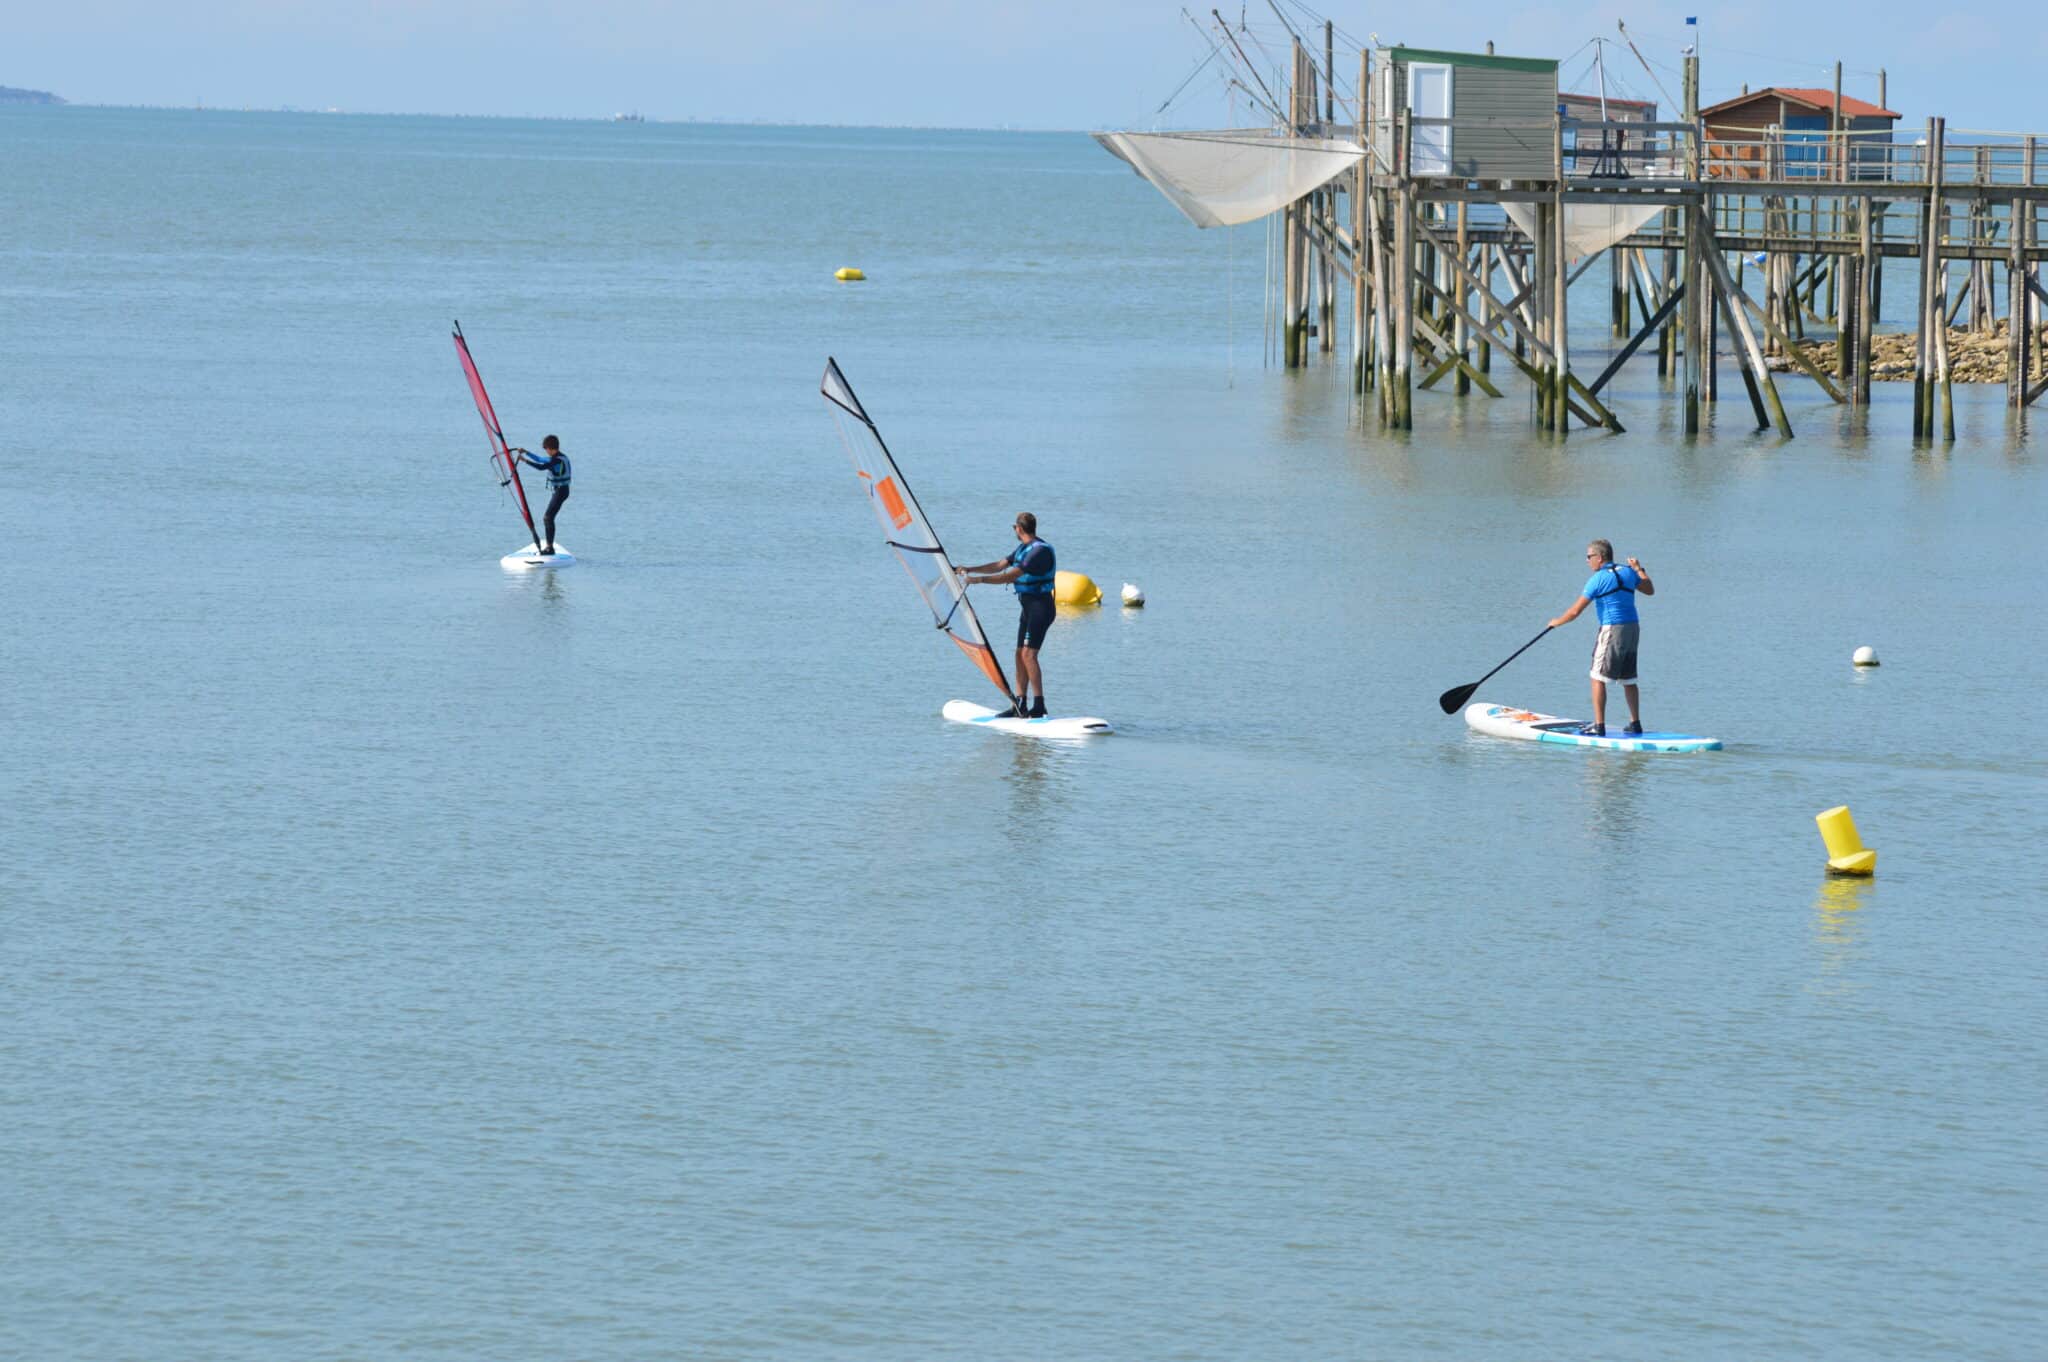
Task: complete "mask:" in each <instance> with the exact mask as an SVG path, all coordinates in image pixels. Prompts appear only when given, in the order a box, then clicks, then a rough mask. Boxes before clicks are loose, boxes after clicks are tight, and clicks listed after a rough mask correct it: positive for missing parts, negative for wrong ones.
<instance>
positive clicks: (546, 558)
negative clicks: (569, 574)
mask: <svg viewBox="0 0 2048 1362" xmlns="http://www.w3.org/2000/svg"><path fill="white" fill-rule="evenodd" d="M575 565H576V555H575V554H573V553H571V552H569V550H567V549H565V548H563V547H562V546H561V545H560V544H557V545H555V551H554V552H553V553H542V552H541V551H540V550H539V549H537V548H535V547H534V546H533V545H531V544H528V545H527V546H526V547H525V548H523V549H514V550H513V551H512V552H510V553H508V554H506V555H505V556H504V557H503V558H500V559H499V560H498V566H499V567H502V568H509V569H511V570H513V571H524V570H525V569H527V568H565V567H574V566H575Z"/></svg>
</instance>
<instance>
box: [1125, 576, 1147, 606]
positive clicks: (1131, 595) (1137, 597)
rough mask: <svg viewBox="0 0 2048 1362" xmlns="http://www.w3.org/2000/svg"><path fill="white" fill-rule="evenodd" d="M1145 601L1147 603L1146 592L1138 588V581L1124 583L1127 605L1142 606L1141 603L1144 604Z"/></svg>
mask: <svg viewBox="0 0 2048 1362" xmlns="http://www.w3.org/2000/svg"><path fill="white" fill-rule="evenodd" d="M1144 603H1145V593H1144V592H1142V591H1140V590H1138V585H1137V583H1136V582H1125V583H1124V604H1125V605H1128V606H1133V607H1135V606H1140V605H1143V604H1144Z"/></svg>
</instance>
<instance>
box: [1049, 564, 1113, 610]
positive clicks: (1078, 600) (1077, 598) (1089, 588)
mask: <svg viewBox="0 0 2048 1362" xmlns="http://www.w3.org/2000/svg"><path fill="white" fill-rule="evenodd" d="M1052 598H1053V599H1054V600H1055V601H1058V602H1059V603H1060V604H1061V605H1101V604H1102V588H1101V587H1099V586H1097V585H1095V579H1094V578H1093V577H1090V576H1089V575H1088V574H1087V573H1085V572H1055V573H1054V574H1053V575H1052Z"/></svg>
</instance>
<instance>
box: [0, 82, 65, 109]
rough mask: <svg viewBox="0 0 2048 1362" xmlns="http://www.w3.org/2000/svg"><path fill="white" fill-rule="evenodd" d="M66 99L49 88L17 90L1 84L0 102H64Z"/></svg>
mask: <svg viewBox="0 0 2048 1362" xmlns="http://www.w3.org/2000/svg"><path fill="white" fill-rule="evenodd" d="M64 102H65V100H64V99H63V98H61V97H60V96H57V95H53V94H51V93H50V92H49V91H48V90H17V89H15V88H14V87H13V86H12V85H0V104H62V103H64Z"/></svg>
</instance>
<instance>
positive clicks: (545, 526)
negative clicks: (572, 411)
mask: <svg viewBox="0 0 2048 1362" xmlns="http://www.w3.org/2000/svg"><path fill="white" fill-rule="evenodd" d="M540 447H541V448H542V449H543V450H545V451H547V457H546V458H541V457H540V456H539V455H537V454H535V453H534V452H533V451H532V450H530V449H520V450H515V451H513V452H514V453H516V454H518V455H519V457H520V458H521V459H523V460H524V461H525V462H526V463H528V464H530V465H531V466H533V467H535V468H538V469H540V470H541V471H542V472H544V473H546V474H547V475H548V486H549V487H550V488H551V489H553V491H554V495H553V496H551V497H549V498H548V513H547V515H546V516H544V517H543V518H542V520H541V532H542V533H543V534H545V535H546V536H547V540H548V542H547V547H546V548H541V549H540V551H541V552H542V553H553V552H554V551H555V512H557V511H559V510H561V509H562V503H563V502H565V501H567V500H568V499H569V456H568V455H567V454H564V453H563V452H562V442H561V441H560V440H559V439H557V438H555V437H554V436H552V435H550V436H548V438H547V439H545V440H542V441H541V442H540ZM534 547H535V548H540V545H538V544H536V545H534Z"/></svg>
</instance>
